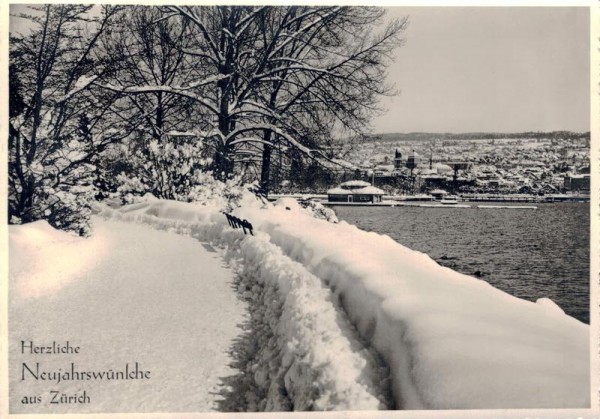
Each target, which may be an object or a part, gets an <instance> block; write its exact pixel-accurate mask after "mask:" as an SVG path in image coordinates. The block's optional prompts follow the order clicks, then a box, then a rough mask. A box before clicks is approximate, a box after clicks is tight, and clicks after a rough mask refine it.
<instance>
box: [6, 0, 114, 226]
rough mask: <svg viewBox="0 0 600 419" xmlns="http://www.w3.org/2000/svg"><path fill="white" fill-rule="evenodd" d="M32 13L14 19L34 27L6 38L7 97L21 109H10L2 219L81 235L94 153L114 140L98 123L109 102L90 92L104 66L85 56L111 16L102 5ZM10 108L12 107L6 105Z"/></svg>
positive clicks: (35, 9)
mask: <svg viewBox="0 0 600 419" xmlns="http://www.w3.org/2000/svg"><path fill="white" fill-rule="evenodd" d="M91 8H92V6H76V5H60V6H51V5H47V6H36V7H32V8H31V11H32V13H31V14H29V15H22V16H21V17H23V18H26V19H29V20H30V21H32V22H33V23H34V24H35V26H34V28H33V29H32V31H31V32H30V33H29V34H27V35H21V36H17V37H13V38H12V39H11V51H10V54H11V70H12V72H11V73H12V74H11V77H14V78H15V79H16V80H18V83H17V82H15V83H16V84H13V89H18V92H11V95H13V93H14V94H15V95H18V96H19V97H20V98H21V100H22V106H19V107H18V108H17V107H15V108H11V114H10V129H9V193H8V199H9V217H10V221H11V222H30V221H34V220H37V219H42V218H45V219H48V220H49V221H50V222H51V223H52V224H53V225H55V226H57V227H60V228H66V229H73V230H76V231H78V232H79V233H80V234H84V233H85V231H86V217H87V212H86V210H85V208H86V207H87V203H86V201H87V198H89V195H90V194H92V192H93V185H92V179H91V177H90V173H91V171H92V169H93V160H94V158H95V156H96V155H97V153H98V152H99V151H101V150H102V149H103V148H104V147H106V145H107V144H109V143H110V142H112V141H115V135H112V134H111V133H100V132H99V130H98V129H97V123H98V122H99V121H100V120H101V119H102V118H103V117H104V116H105V114H106V113H107V112H109V106H108V105H107V102H110V101H111V95H109V96H106V95H105V94H101V95H99V96H96V97H94V98H92V97H91V96H90V94H89V90H90V87H91V84H92V81H93V80H94V78H95V76H94V77H91V76H90V74H91V70H92V68H94V69H95V70H96V71H97V72H98V71H100V72H101V71H102V70H101V69H103V68H106V67H108V66H107V63H101V62H94V61H93V59H92V51H93V49H94V48H95V46H96V45H97V42H98V39H99V37H100V35H101V34H102V33H103V32H104V31H105V30H107V28H108V27H109V25H110V22H111V19H112V17H113V16H114V14H115V12H116V8H115V7H112V6H103V7H102V8H101V10H100V14H99V15H97V16H96V17H92V15H91V13H90V12H91ZM13 104H14V102H13Z"/></svg>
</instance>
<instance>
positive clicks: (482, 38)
mask: <svg viewBox="0 0 600 419" xmlns="http://www.w3.org/2000/svg"><path fill="white" fill-rule="evenodd" d="M388 14H389V15H390V16H406V15H408V16H409V20H410V24H409V27H408V29H407V30H406V31H405V33H404V38H405V39H406V43H405V45H404V46H402V47H400V48H399V49H398V50H397V57H396V60H395V62H394V63H393V64H392V65H391V66H390V68H389V77H388V81H389V82H392V83H394V84H395V87H396V88H397V89H398V90H400V95H398V96H395V97H393V98H383V99H382V102H381V105H382V106H383V107H385V108H387V109H388V110H387V112H386V113H385V114H384V115H382V116H379V117H377V118H375V119H374V120H373V124H372V126H373V132H374V133H379V134H383V133H392V132H455V133H458V132H478V131H484V132H522V131H559V130H569V131H578V132H585V131H589V130H590V39H589V10H588V8H585V7H511V8H509V7H390V8H388Z"/></svg>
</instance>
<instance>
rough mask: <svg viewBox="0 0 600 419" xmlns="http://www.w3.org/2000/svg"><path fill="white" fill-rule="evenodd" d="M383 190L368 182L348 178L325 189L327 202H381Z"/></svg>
mask: <svg viewBox="0 0 600 419" xmlns="http://www.w3.org/2000/svg"><path fill="white" fill-rule="evenodd" d="M383 194H384V192H383V190H381V189H379V188H376V187H375V186H373V185H371V184H370V183H369V182H365V181H362V180H350V181H348V182H344V183H342V184H341V185H340V186H338V187H336V188H333V189H329V190H328V191H327V199H328V200H329V202H373V203H374V202H381V200H382V198H383Z"/></svg>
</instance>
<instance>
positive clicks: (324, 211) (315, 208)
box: [300, 199, 338, 223]
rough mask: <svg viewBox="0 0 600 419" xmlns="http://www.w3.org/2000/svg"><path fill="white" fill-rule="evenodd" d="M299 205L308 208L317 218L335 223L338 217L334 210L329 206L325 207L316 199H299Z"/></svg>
mask: <svg viewBox="0 0 600 419" xmlns="http://www.w3.org/2000/svg"><path fill="white" fill-rule="evenodd" d="M300 205H301V206H302V207H303V208H306V209H307V210H309V211H310V212H311V214H312V216H313V217H315V218H319V219H321V220H327V221H329V222H330V223H337V222H338V218H337V216H336V215H335V211H333V210H332V209H329V208H325V206H324V205H323V204H321V203H320V202H318V201H313V200H311V199H309V200H304V201H300Z"/></svg>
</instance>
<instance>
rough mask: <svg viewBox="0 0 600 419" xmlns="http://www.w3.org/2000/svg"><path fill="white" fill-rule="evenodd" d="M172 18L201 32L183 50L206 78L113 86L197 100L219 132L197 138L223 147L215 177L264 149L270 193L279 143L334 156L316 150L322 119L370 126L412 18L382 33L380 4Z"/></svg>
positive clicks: (198, 10)
mask: <svg viewBox="0 0 600 419" xmlns="http://www.w3.org/2000/svg"><path fill="white" fill-rule="evenodd" d="M163 12H164V18H165V19H171V18H176V17H183V18H184V19H187V20H188V21H189V24H190V26H191V27H193V28H194V33H195V35H196V36H195V38H194V41H195V43H194V45H193V47H190V48H182V50H183V52H185V53H186V54H188V55H190V56H192V57H195V59H196V60H197V61H198V62H199V63H200V64H199V65H200V66H201V67H202V69H203V72H202V74H201V76H199V77H198V79H197V80H195V81H194V82H191V83H187V84H168V83H162V84H159V83H152V84H148V83H146V84H138V85H133V86H132V85H124V84H122V85H105V86H104V87H106V88H108V89H110V90H113V91H116V92H120V93H124V94H132V95H140V94H146V93H147V92H169V93H172V94H179V95H181V96H184V97H187V98H191V99H193V100H194V101H195V102H196V103H197V104H198V105H199V106H200V107H202V108H203V109H204V112H205V114H206V115H207V117H208V119H207V120H208V122H209V123H210V129H208V130H196V131H195V132H193V131H192V132H190V133H189V134H190V135H196V136H197V137H198V138H199V139H200V140H201V141H205V142H208V143H210V144H211V145H212V147H213V148H214V161H213V169H214V171H215V175H216V176H217V177H220V178H226V177H227V176H228V175H229V174H231V173H232V171H233V165H234V162H235V159H236V157H237V156H239V155H240V151H244V152H247V151H248V150H249V149H253V148H254V149H256V144H261V145H262V150H263V151H262V155H263V157H262V165H263V170H262V177H263V184H264V186H265V188H268V173H269V159H270V149H271V147H272V146H273V144H274V143H275V142H279V141H284V142H285V143H286V144H287V145H288V146H290V147H294V148H297V149H298V150H299V151H301V152H302V153H304V154H306V155H310V156H315V155H316V156H317V157H325V155H324V154H323V153H322V152H320V151H319V150H318V149H317V147H316V144H317V143H318V140H317V139H318V136H315V135H314V134H315V133H316V131H317V130H316V129H315V128H316V127H320V126H323V124H322V123H321V124H320V122H318V121H324V120H327V118H329V117H331V118H333V119H334V120H335V121H337V122H338V123H339V124H341V126H343V127H346V128H348V129H351V130H355V131H360V130H361V129H362V128H363V127H364V126H366V125H367V121H368V119H369V116H370V115H371V114H372V112H373V111H374V110H375V104H376V99H377V95H380V94H385V93H388V92H390V89H389V88H388V87H387V86H385V84H384V83H383V81H384V77H385V68H386V62H387V59H388V58H389V54H390V53H391V51H392V50H393V49H394V48H395V47H396V46H397V45H398V44H399V43H400V40H399V34H400V33H401V32H402V31H403V30H404V28H405V26H406V20H401V21H393V22H391V23H390V24H389V25H387V26H386V27H385V28H384V29H383V31H381V32H380V33H378V32H377V31H375V27H376V26H377V25H379V24H380V23H382V21H383V17H384V11H383V9H379V8H352V7H308V6H307V7H297V6H290V7H230V6H227V7H225V6H223V7H184V6H182V7H167V8H164V9H163ZM321 114H323V115H326V116H323V117H321V116H319V115H321ZM308 115H311V116H313V117H312V118H310V117H307V116H308ZM315 115H316V116H317V117H316V118H315V117H314V116H315ZM315 121H317V123H316V124H315V123H314V122H315ZM311 124H312V127H311V126H310V125H311ZM319 124H320V125H319ZM307 133H311V135H307Z"/></svg>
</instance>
